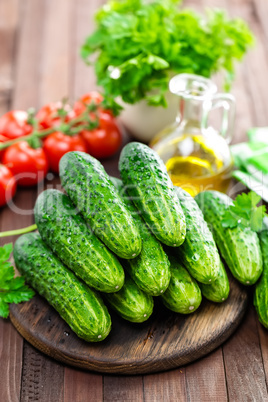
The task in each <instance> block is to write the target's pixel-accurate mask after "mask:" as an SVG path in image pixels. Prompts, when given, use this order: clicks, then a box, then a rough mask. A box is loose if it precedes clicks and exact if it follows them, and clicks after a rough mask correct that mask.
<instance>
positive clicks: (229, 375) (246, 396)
mask: <svg viewBox="0 0 268 402" xmlns="http://www.w3.org/2000/svg"><path fill="white" fill-rule="evenodd" d="M223 356H224V362H225V371H226V379H227V387H228V395H229V399H230V400H231V401H236V402H240V401H241V402H244V401H246V400H247V401H268V394H267V388H266V382H265V372H264V367H263V361H262V355H261V350H260V344H259V336H258V331H257V325H256V315H255V312H254V310H253V307H251V308H250V311H249V314H248V316H247V319H246V320H245V321H244V322H243V323H242V325H241V326H240V328H239V329H238V331H237V332H236V334H235V336H234V337H232V338H231V339H230V340H229V341H228V342H227V343H226V344H225V345H224V346H223Z"/></svg>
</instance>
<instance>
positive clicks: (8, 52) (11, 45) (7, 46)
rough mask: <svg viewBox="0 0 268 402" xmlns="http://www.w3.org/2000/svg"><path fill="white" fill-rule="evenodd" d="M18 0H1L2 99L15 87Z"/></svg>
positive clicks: (0, 65)
mask: <svg viewBox="0 0 268 402" xmlns="http://www.w3.org/2000/svg"><path fill="white" fill-rule="evenodd" d="M18 14H19V2H18V0H2V1H1V2H0V43H1V46H0V99H1V100H2V102H3V100H5V101H8V100H9V97H10V93H11V91H12V89H13V62H12V61H13V55H14V50H15V38H16V32H17V28H18Z"/></svg>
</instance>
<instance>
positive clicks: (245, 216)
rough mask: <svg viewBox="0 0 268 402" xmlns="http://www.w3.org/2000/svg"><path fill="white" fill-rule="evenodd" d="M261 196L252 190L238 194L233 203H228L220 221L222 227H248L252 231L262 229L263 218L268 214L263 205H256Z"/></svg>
mask: <svg viewBox="0 0 268 402" xmlns="http://www.w3.org/2000/svg"><path fill="white" fill-rule="evenodd" d="M260 200H261V197H260V196H259V195H258V194H256V193H255V192H254V191H251V192H250V193H248V194H246V193H243V194H239V195H238V196H237V197H236V199H235V201H234V202H233V205H230V207H229V208H228V209H226V212H225V213H224V215H223V217H222V220H221V223H222V226H223V227H228V228H234V227H237V226H240V227H242V228H244V229H245V228H250V229H251V230H253V231H254V232H258V231H260V230H261V229H262V224H263V219H264V217H265V216H266V217H267V216H268V215H267V213H266V208H265V206H264V205H261V206H259V207H258V206H257V204H258V203H259V202H260Z"/></svg>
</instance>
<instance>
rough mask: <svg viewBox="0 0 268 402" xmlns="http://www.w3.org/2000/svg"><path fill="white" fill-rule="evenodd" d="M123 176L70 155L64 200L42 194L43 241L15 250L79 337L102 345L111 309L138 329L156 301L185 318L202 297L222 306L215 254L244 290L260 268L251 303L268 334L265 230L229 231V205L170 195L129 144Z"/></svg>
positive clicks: (224, 291)
mask: <svg viewBox="0 0 268 402" xmlns="http://www.w3.org/2000/svg"><path fill="white" fill-rule="evenodd" d="M119 170H120V175H121V180H119V179H116V178H112V177H109V176H108V175H107V173H106V172H105V170H104V168H103V166H102V164H101V163H100V162H99V161H98V160H96V159H94V158H93V157H91V156H90V155H88V154H85V153H83V152H69V153H67V154H65V155H64V156H63V157H62V159H61V162H60V178H61V184H62V187H63V188H64V190H65V192H66V194H64V193H62V192H60V191H57V190H46V191H44V192H43V193H41V194H40V195H39V197H38V199H37V201H36V204H35V208H34V215H35V222H36V224H37V227H38V231H39V233H30V234H25V235H22V236H21V237H20V238H18V240H17V241H16V243H15V246H14V259H15V263H16V266H17V268H18V270H19V271H20V272H21V274H23V275H24V276H25V278H26V280H27V282H28V283H29V284H30V285H31V286H32V287H33V288H35V289H36V290H37V292H39V294H40V295H42V296H43V297H45V298H46V299H47V301H48V302H49V303H50V304H51V305H52V306H53V307H54V308H55V309H56V310H57V311H58V312H59V314H60V315H61V317H62V318H63V319H64V320H65V321H66V322H67V323H68V324H69V326H70V327H71V328H72V329H73V331H74V332H75V333H76V334H77V335H78V336H79V337H81V338H83V339H84V340H86V341H91V342H96V341H101V340H103V339H105V338H106V337H107V335H108V334H109V332H110V330H111V317H110V314H109V312H108V309H107V307H106V306H108V307H109V308H112V309H114V310H115V311H116V312H117V313H118V314H119V315H121V317H123V318H124V319H126V320H129V321H132V322H137V323H139V322H143V321H145V320H147V319H148V318H149V317H150V315H151V314H152V312H153V307H154V297H159V298H160V299H161V301H162V303H163V304H164V305H165V306H166V307H167V308H168V309H170V310H172V311H175V312H177V313H181V314H189V313H192V312H194V311H195V310H196V309H197V308H198V307H199V305H200V303H201V301H202V295H203V296H204V297H205V298H207V299H209V300H211V301H213V302H223V301H224V300H226V298H227V297H228V295H229V281H228V277H227V274H226V271H225V268H224V265H223V263H222V261H221V258H220V255H219V252H218V249H219V251H220V254H221V257H223V259H224V260H225V262H226V263H227V265H228V267H229V268H230V271H231V272H232V274H233V275H234V277H235V278H236V279H237V280H238V281H240V282H241V283H242V284H244V285H253V284H255V283H256V282H257V281H258V279H259V278H260V276H261V274H262V271H263V268H264V273H263V275H262V276H261V279H260V280H259V281H258V282H257V285H256V290H255V299H254V300H255V301H254V303H255V305H256V309H257V312H258V315H259V318H260V321H261V322H262V323H263V325H265V326H266V327H268V311H267V300H266V299H267V282H268V229H267V230H266V231H265V230H264V231H263V232H262V233H261V235H260V240H259V238H258V236H257V234H256V233H255V232H252V231H251V230H250V229H247V230H242V229H241V228H239V227H236V228H233V229H230V228H223V227H222V225H221V220H220V216H221V213H222V211H224V210H225V209H226V208H227V207H228V205H230V202H231V200H230V198H229V197H228V196H227V195H224V194H221V193H218V192H216V191H207V192H204V193H201V194H199V195H198V196H197V197H196V198H195V199H194V198H192V197H191V196H190V195H189V194H188V193H186V192H185V191H183V190H182V189H181V188H179V187H174V186H173V184H172V182H171V180H170V178H169V176H168V174H167V171H166V168H165V165H164V164H163V162H162V161H161V159H160V158H159V156H158V155H157V154H156V153H155V152H154V151H153V150H152V149H150V148H149V147H148V146H146V145H143V144H140V143H136V142H132V143H130V144H128V145H126V146H125V148H124V149H123V151H122V153H121V156H120V161H119ZM262 256H264V258H263V257H262ZM263 260H264V261H263Z"/></svg>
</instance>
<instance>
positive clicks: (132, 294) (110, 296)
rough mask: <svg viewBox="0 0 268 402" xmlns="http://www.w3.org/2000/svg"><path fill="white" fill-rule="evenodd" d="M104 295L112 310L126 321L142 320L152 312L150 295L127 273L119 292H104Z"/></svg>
mask: <svg viewBox="0 0 268 402" xmlns="http://www.w3.org/2000/svg"><path fill="white" fill-rule="evenodd" d="M104 297H105V300H106V301H107V302H108V304H109V305H110V306H111V307H112V308H113V310H115V311H116V312H117V314H119V315H120V316H121V317H122V318H124V319H125V320H127V321H131V322H137V323H139V322H144V321H146V320H148V318H149V317H150V315H151V314H152V312H153V308H154V301H153V298H152V296H149V295H147V294H146V293H144V292H143V291H142V290H141V289H140V288H139V287H138V286H137V285H136V283H135V282H134V281H133V280H132V279H131V278H130V277H129V276H128V275H126V278H125V283H124V285H123V287H122V289H120V290H119V292H116V293H106V294H105V295H104Z"/></svg>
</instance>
